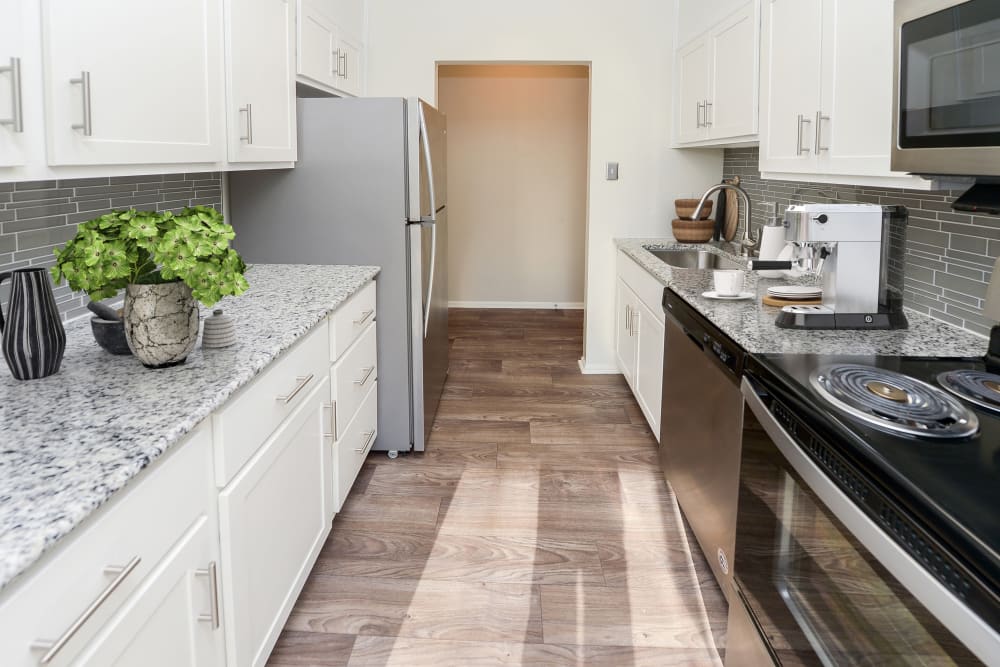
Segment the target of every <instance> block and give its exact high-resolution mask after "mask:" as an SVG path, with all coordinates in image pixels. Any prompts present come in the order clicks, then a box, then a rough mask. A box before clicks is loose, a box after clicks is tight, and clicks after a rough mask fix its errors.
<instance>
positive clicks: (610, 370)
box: [577, 359, 621, 375]
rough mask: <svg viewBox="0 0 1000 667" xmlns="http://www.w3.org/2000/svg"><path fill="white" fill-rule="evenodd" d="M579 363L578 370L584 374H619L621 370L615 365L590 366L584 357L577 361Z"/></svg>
mask: <svg viewBox="0 0 1000 667" xmlns="http://www.w3.org/2000/svg"><path fill="white" fill-rule="evenodd" d="M577 363H578V364H579V365H580V372H581V373H583V374H584V375H620V374H621V371H620V370H618V367H617V366H596V365H595V366H590V365H588V364H587V360H586V359H580V360H579V361H577Z"/></svg>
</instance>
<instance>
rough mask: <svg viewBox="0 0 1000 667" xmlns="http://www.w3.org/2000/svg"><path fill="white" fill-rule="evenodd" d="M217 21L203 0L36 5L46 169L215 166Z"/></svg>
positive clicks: (215, 8)
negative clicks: (39, 19) (38, 7)
mask: <svg viewBox="0 0 1000 667" xmlns="http://www.w3.org/2000/svg"><path fill="white" fill-rule="evenodd" d="M221 18H222V16H221V11H220V7H219V5H218V2H213V1H212V0H171V2H162V0H131V1H130V2H124V3H119V2H77V1H76V0H44V1H43V3H42V44H43V62H44V90H45V125H46V146H47V154H48V163H49V164H50V165H102V164H139V163H144V164H150V163H159V164H169V163H178V162H184V163H198V162H217V161H220V160H222V159H223V158H224V153H223V147H224V143H223V141H222V127H221V122H220V121H221V116H220V113H219V112H220V111H221V101H222V100H221V97H220V96H219V95H218V91H219V90H221V88H222V85H223V79H222V67H221V66H220V65H221V63H222V48H221V47H222V27H221V25H222V24H221ZM0 57H3V56H2V54H0Z"/></svg>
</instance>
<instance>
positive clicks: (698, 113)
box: [694, 102, 704, 127]
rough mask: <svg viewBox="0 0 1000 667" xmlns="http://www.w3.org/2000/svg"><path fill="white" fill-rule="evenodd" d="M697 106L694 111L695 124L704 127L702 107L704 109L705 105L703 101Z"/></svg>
mask: <svg viewBox="0 0 1000 667" xmlns="http://www.w3.org/2000/svg"><path fill="white" fill-rule="evenodd" d="M695 106H696V107H697V109H696V110H695V112H694V125H695V127H702V123H701V111H702V109H704V105H703V104H702V103H701V102H698V104H697V105H695Z"/></svg>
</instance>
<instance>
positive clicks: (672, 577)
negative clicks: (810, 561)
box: [270, 309, 727, 667]
mask: <svg viewBox="0 0 1000 667" xmlns="http://www.w3.org/2000/svg"><path fill="white" fill-rule="evenodd" d="M582 334H583V314H582V312H581V311H549V310H520V311H514V310H496V311H492V310H465V309H463V310H455V311H452V312H451V317H450V322H449V337H450V341H451V343H450V344H451V349H452V352H453V353H452V360H451V374H450V376H449V379H448V382H447V384H446V386H445V393H444V397H443V401H442V404H441V410H440V412H439V413H438V416H437V419H436V420H435V423H434V425H433V429H432V433H431V437H430V440H429V442H428V444H427V449H426V451H425V452H422V453H410V454H404V455H402V456H400V457H399V458H397V459H394V460H389V459H387V458H386V457H385V455H384V453H377V454H373V455H371V456H370V457H369V458H368V460H367V461H366V462H365V465H364V466H363V469H362V472H361V476H360V477H359V479H358V480H357V481H356V483H355V484H354V487H353V489H352V491H351V494H350V496H349V498H348V501H347V503H346V504H345V506H344V508H343V509H342V511H341V512H340V514H339V515H338V516H337V517H336V518H335V520H334V525H333V530H332V532H331V534H330V537H329V538H328V540H327V543H326V544H325V545H324V547H323V549H322V551H321V553H320V555H319V558H318V559H317V561H316V565H315V567H314V568H313V571H312V573H311V574H310V577H309V578H308V580H307V582H306V585H305V587H304V588H303V591H302V594H301V595H300V597H299V599H298V601H297V603H296V605H295V608H294V610H293V612H292V615H291V617H290V618H289V620H288V623H287V625H286V627H285V631H284V633H283V634H282V636H281V638H280V639H279V643H278V646H277V647H276V649H275V651H274V654H273V656H272V660H271V663H270V664H272V665H274V666H275V667H286V666H287V667H292V666H298V665H316V666H317V667H328V666H329V665H344V664H347V665H355V666H356V665H378V666H379V667H384V666H388V665H405V666H406V667H420V666H421V665H433V667H441V666H442V665H462V666H463V667H465V666H466V665H468V666H472V667H475V666H478V665H545V666H546V667H548V666H557V667H558V666H561V665H572V666H573V667H579V666H580V665H588V666H589V665H597V666H598V667H601V666H609V667H610V666H612V665H613V666H614V667H619V666H622V667H627V666H629V665H633V666H634V665H639V666H641V667H653V666H656V667H674V666H681V665H683V666H688V665H690V666H694V665H697V666H699V667H700V666H702V665H721V660H720V658H719V655H720V653H719V651H718V648H717V647H721V646H724V645H725V620H726V609H727V608H726V603H725V599H724V598H723V597H722V593H721V590H720V589H719V588H718V586H717V585H716V584H715V581H714V578H713V577H712V573H711V570H710V568H709V567H708V564H707V563H706V562H705V560H704V558H702V557H701V555H700V553H697V552H694V553H692V551H691V548H692V546H693V545H694V538H693V536H692V535H691V533H690V531H689V530H688V528H687V526H686V524H685V523H684V522H683V520H682V518H681V514H680V511H679V509H678V508H677V504H676V502H675V499H674V497H673V495H672V494H671V492H670V490H669V488H668V487H667V485H666V484H665V483H664V481H663V478H662V475H661V473H660V469H659V463H658V460H657V454H658V446H657V443H656V440H655V438H654V437H653V434H652V433H651V432H650V431H649V428H648V427H647V425H646V422H645V419H644V418H643V416H642V413H641V411H640V410H639V406H638V405H637V404H636V402H635V399H634V398H633V396H632V393H631V390H630V389H629V387H628V385H627V384H626V383H625V381H624V379H623V378H622V377H621V376H617V375H582V374H581V373H580V372H579V368H578V365H577V360H578V359H579V357H580V356H581V354H582V350H583V335H582Z"/></svg>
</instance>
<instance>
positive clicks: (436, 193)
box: [406, 98, 448, 222]
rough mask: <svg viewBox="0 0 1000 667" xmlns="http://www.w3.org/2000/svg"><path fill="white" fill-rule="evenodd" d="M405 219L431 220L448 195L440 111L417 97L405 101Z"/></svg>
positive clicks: (443, 205) (444, 126) (444, 143)
mask: <svg viewBox="0 0 1000 667" xmlns="http://www.w3.org/2000/svg"><path fill="white" fill-rule="evenodd" d="M406 106H407V135H406V140H407V151H406V155H407V162H408V165H407V172H408V173H407V176H408V191H409V206H408V209H409V210H408V212H407V219H408V221H409V222H422V221H428V220H434V219H435V218H436V216H437V213H438V212H439V211H440V210H441V209H442V208H444V207H445V205H446V204H447V197H448V179H447V173H448V168H447V162H446V150H445V149H446V145H447V144H446V136H447V124H446V121H445V117H444V114H442V113H441V112H440V111H438V110H437V109H435V108H434V107H432V106H431V105H429V104H427V103H426V102H424V101H423V100H420V99H418V98H411V99H409V100H407V105H406Z"/></svg>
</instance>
